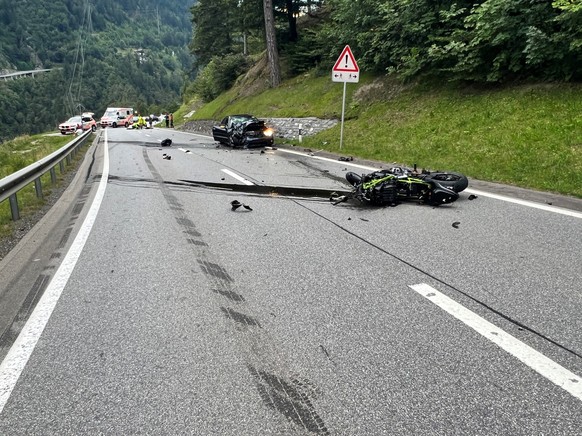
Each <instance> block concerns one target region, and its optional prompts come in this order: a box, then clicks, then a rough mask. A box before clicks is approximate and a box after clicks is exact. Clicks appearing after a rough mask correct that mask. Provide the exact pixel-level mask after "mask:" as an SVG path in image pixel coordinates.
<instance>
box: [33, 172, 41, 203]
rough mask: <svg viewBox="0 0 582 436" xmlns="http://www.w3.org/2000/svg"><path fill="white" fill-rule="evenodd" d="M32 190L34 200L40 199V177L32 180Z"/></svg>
mask: <svg viewBox="0 0 582 436" xmlns="http://www.w3.org/2000/svg"><path fill="white" fill-rule="evenodd" d="M34 190H35V191H36V198H42V183H41V181H40V177H39V178H38V179H34Z"/></svg>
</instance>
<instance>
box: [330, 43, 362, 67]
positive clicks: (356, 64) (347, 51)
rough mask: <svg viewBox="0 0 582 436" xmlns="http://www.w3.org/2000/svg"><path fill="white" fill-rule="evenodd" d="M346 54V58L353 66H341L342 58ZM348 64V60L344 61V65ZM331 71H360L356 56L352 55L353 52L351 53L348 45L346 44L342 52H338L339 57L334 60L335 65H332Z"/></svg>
mask: <svg viewBox="0 0 582 436" xmlns="http://www.w3.org/2000/svg"><path fill="white" fill-rule="evenodd" d="M346 56H347V59H349V60H351V64H352V65H353V67H351V68H342V67H341V65H340V64H341V63H342V61H343V60H344V58H345V57H346ZM347 64H348V62H346V65H347ZM332 71H334V72H335V71H340V72H345V73H358V72H359V71H360V68H359V67H358V63H357V62H356V58H355V57H354V54H353V53H352V50H351V49H350V46H349V45H346V46H345V47H344V49H343V51H342V54H340V56H339V58H337V61H336V62H335V65H334V66H333V69H332Z"/></svg>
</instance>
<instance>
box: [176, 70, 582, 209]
mask: <svg viewBox="0 0 582 436" xmlns="http://www.w3.org/2000/svg"><path fill="white" fill-rule="evenodd" d="M342 92H343V84H341V83H333V82H332V81H331V78H330V77H317V78H316V77H310V76H309V75H303V76H300V77H296V78H294V79H291V80H288V81H286V82H284V83H283V84H282V85H281V86H280V87H278V88H277V89H269V90H265V91H262V92H260V93H257V94H255V95H251V96H244V97H241V96H240V93H241V89H237V88H233V89H232V90H230V91H229V92H227V93H225V94H223V95H221V96H220V97H218V98H217V99H216V100H214V101H212V102H210V103H208V104H206V105H204V106H202V107H200V108H198V109H197V111H196V113H195V114H194V115H193V116H192V118H191V119H214V120H217V119H220V118H222V116H223V115H225V114H228V113H241V112H242V113H252V114H255V115H257V116H259V117H304V116H316V117H321V118H337V119H339V118H341V104H342ZM347 94H348V95H347V100H346V121H345V125H344V142H343V147H342V149H341V150H340V148H339V142H340V141H339V138H340V126H339V124H338V125H337V126H336V127H335V128H333V129H330V130H328V131H325V132H322V133H320V134H319V135H317V136H314V137H307V138H304V141H303V143H302V144H301V145H302V146H304V147H308V148H311V149H312V150H320V149H323V150H328V151H332V152H337V153H340V154H342V155H345V156H349V155H351V156H359V157H361V158H368V159H374V160H378V161H382V162H398V163H399V164H403V165H412V164H414V163H417V164H418V165H419V166H420V167H425V168H431V169H441V170H442V169H447V170H451V171H453V170H454V171H460V172H463V173H465V174H467V175H468V176H469V177H472V178H475V179H480V180H487V181H494V182H501V183H505V184H511V185H516V186H521V187H525V188H531V189H536V190H541V191H550V192H556V193H560V194H565V195H571V196H576V197H580V198H582V84H539V85H535V84H531V85H520V86H515V87H504V88H495V89H487V90H484V89H475V88H460V87H453V86H448V85H444V86H443V85H432V86H426V85H425V86H411V85H410V86H404V85H401V84H398V83H394V82H390V81H388V80H373V78H370V77H362V80H361V81H360V83H358V84H348V85H347ZM191 109H192V107H191V106H189V105H185V106H183V107H182V108H181V109H180V111H178V113H177V114H176V121H177V122H180V121H182V118H183V114H186V113H188V112H189V111H190V110H191ZM281 141H282V140H279V142H281ZM285 143H293V144H295V145H298V142H297V141H287V140H285Z"/></svg>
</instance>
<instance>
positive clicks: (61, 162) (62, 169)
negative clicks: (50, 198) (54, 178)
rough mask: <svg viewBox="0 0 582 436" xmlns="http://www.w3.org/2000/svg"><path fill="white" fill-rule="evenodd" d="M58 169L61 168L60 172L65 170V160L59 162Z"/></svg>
mask: <svg viewBox="0 0 582 436" xmlns="http://www.w3.org/2000/svg"><path fill="white" fill-rule="evenodd" d="M59 169H60V170H61V174H63V173H64V172H65V162H63V161H60V162H59Z"/></svg>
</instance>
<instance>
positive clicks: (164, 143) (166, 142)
mask: <svg viewBox="0 0 582 436" xmlns="http://www.w3.org/2000/svg"><path fill="white" fill-rule="evenodd" d="M171 145H172V140H171V139H170V138H166V139H164V140H163V141H162V147H169V146H171Z"/></svg>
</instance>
